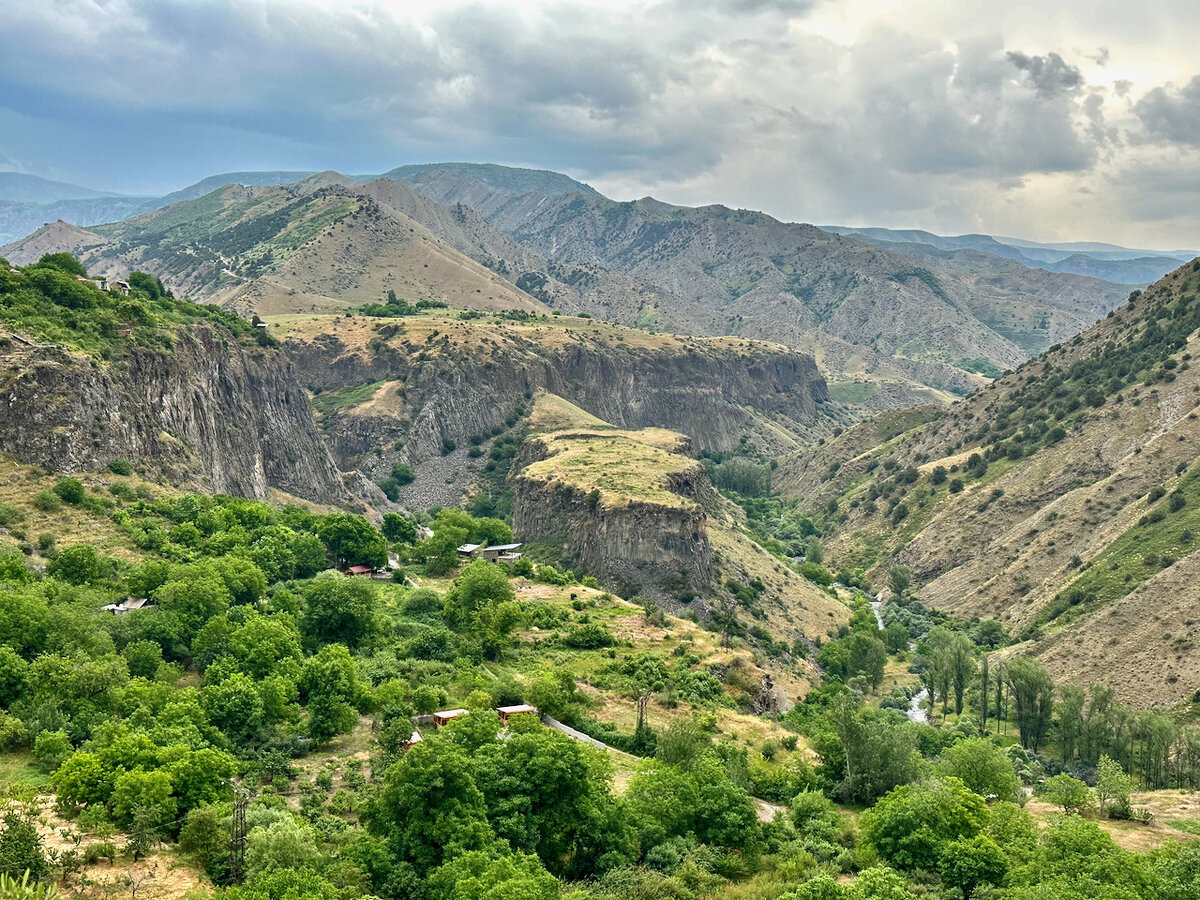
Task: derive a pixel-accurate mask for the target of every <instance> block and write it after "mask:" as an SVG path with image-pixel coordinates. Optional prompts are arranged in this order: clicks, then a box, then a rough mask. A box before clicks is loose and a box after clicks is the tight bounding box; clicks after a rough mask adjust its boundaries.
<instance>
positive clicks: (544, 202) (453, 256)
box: [0, 163, 1173, 409]
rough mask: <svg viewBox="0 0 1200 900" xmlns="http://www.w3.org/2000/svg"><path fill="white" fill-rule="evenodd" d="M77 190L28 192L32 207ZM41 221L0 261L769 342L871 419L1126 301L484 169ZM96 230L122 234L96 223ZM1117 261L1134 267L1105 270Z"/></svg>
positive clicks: (285, 308) (550, 177) (273, 177)
mask: <svg viewBox="0 0 1200 900" xmlns="http://www.w3.org/2000/svg"><path fill="white" fill-rule="evenodd" d="M0 184H2V183H0ZM231 184H232V185H237V186H235V187H228V186H227V185H231ZM69 189H70V186H62V185H56V184H53V183H49V182H47V183H44V184H42V183H38V182H36V181H35V182H29V181H25V182H23V183H22V184H21V185H20V190H21V192H22V193H21V194H20V195H21V196H23V197H26V198H29V197H35V198H36V197H41V198H50V197H61V194H62V192H63V191H64V190H69ZM39 191H40V193H39ZM13 193H14V194H16V193H17V186H16V185H15V184H14V188H13ZM31 209H33V210H36V211H37V214H36V216H35V219H36V220H37V222H38V224H39V225H40V224H42V223H44V222H46V221H48V220H51V216H53V218H54V219H61V220H63V221H61V222H57V223H54V224H51V225H49V226H47V227H45V228H40V229H38V230H37V231H36V232H35V233H34V234H31V235H29V236H28V237H26V238H22V239H20V240H18V241H16V242H13V243H11V244H9V245H8V246H6V247H3V248H0V255H4V256H7V257H8V258H9V259H10V260H12V261H13V262H27V261H29V260H30V259H36V258H37V256H38V255H40V254H41V253H44V252H48V251H50V250H55V249H71V250H73V251H75V252H79V253H81V254H82V256H83V258H84V259H85V262H87V264H88V265H89V266H90V267H92V268H94V269H96V270H98V271H108V272H109V273H110V274H117V273H121V272H127V271H129V270H130V269H132V268H144V269H147V270H149V271H152V272H154V273H155V274H157V275H159V276H160V277H162V278H163V279H164V281H165V282H166V283H167V284H168V285H170V286H172V287H173V288H175V289H176V290H179V291H183V292H186V293H188V294H189V295H191V296H195V297H199V298H205V297H206V298H208V299H209V300H211V301H213V302H219V303H223V304H226V305H229V306H232V307H234V308H237V309H239V310H240V311H242V312H250V311H255V312H259V313H261V314H268V313H284V312H293V311H295V312H299V311H304V312H310V311H319V310H329V309H344V308H346V306H348V305H355V304H359V303H363V302H365V301H369V300H378V299H380V298H381V297H382V296H383V295H384V294H385V293H386V292H387V291H388V290H395V291H396V292H397V293H398V294H399V295H400V296H401V297H404V298H407V299H410V300H418V299H442V300H445V301H446V302H450V303H451V304H452V305H457V306H466V307H471V308H480V309H495V308H524V309H535V308H545V307H552V308H555V309H558V310H561V311H563V312H580V313H587V314H589V315H591V316H593V317H596V318H602V319H606V320H609V321H613V322H617V323H620V324H626V325H633V326H637V327H641V328H644V329H649V330H659V331H676V332H682V333H689V334H697V335H726V334H732V335H740V336H743V337H748V338H760V339H767V340H773V341H777V342H779V343H784V344H787V345H789V346H791V347H794V348H797V349H801V350H804V351H807V352H809V353H811V354H812V355H813V356H814V357H815V358H816V359H817V361H818V363H819V364H820V365H821V367H822V369H823V371H824V372H825V373H826V374H827V375H828V376H829V378H830V381H831V387H830V390H831V393H832V395H833V396H834V397H835V399H839V400H841V401H843V402H847V403H850V404H852V405H857V406H859V407H862V408H865V409H879V408H887V407H891V406H896V405H906V404H912V403H916V402H929V401H944V400H946V399H949V398H950V397H951V396H956V395H962V394H964V393H967V392H968V391H970V390H972V389H973V388H975V387H977V386H979V385H980V384H982V383H983V382H984V376H988V377H994V376H996V375H999V374H1000V373H1001V372H1002V371H1004V370H1005V369H1009V368H1012V367H1014V366H1016V365H1017V364H1019V363H1020V362H1022V361H1023V360H1025V359H1028V358H1029V357H1030V356H1032V355H1034V354H1036V353H1039V352H1041V351H1043V350H1045V349H1046V348H1047V347H1048V346H1050V345H1051V344H1054V343H1060V342H1062V341H1065V340H1069V339H1070V338H1071V337H1073V336H1074V335H1076V334H1078V333H1079V332H1080V331H1082V330H1083V329H1085V328H1087V327H1088V326H1089V325H1090V324H1092V323H1093V322H1095V321H1096V320H1097V319H1098V318H1100V317H1101V316H1103V315H1104V314H1105V313H1107V312H1108V311H1109V310H1111V309H1112V308H1114V307H1115V306H1116V305H1118V304H1119V303H1120V302H1121V301H1122V300H1124V298H1125V297H1126V296H1127V294H1128V293H1129V288H1128V286H1123V285H1119V284H1114V283H1110V282H1108V281H1107V280H1100V279H1098V278H1094V277H1086V276H1081V275H1078V274H1074V273H1070V272H1054V271H1050V270H1048V269H1047V268H1045V267H1043V266H1042V264H1041V261H1032V260H1030V259H1029V257H1028V256H1027V254H1026V251H1028V252H1030V253H1043V252H1051V251H1054V252H1058V253H1059V254H1060V255H1062V254H1065V255H1064V256H1063V258H1062V259H1060V260H1057V261H1056V262H1055V263H1051V265H1054V264H1058V265H1061V264H1062V262H1063V260H1065V259H1073V258H1076V257H1078V256H1080V255H1081V254H1080V253H1079V252H1075V251H1076V250H1077V249H1078V248H1067V249H1058V250H1056V249H1055V248H1053V247H1048V246H1046V247H1043V246H1041V245H1031V246H1029V247H1027V248H1025V249H1024V250H1022V249H1019V248H1015V247H1013V246H1012V245H1009V244H1004V243H1002V242H1001V241H999V240H997V239H994V238H989V237H987V236H983V235H979V236H973V237H972V238H970V239H969V238H954V239H946V238H938V237H936V236H935V235H931V234H929V233H927V232H905V233H899V232H897V233H891V232H882V231H880V232H875V231H872V233H870V234H864V235H857V234H855V235H846V236H842V235H837V234H831V233H830V231H829V230H822V229H819V228H817V227H815V226H812V225H800V224H790V223H785V222H780V221H778V220H776V219H773V218H771V217H770V216H767V215H765V214H763V213H759V212H753V211H748V210H733V209H729V208H727V207H724V206H706V207H699V208H690V207H681V206H673V205H671V204H667V203H662V202H660V201H657V200H654V199H653V198H644V199H641V200H637V201H630V202H618V201H614V200H610V199H608V198H607V197H604V196H603V195H601V194H600V193H598V192H597V191H596V190H595V189H594V188H592V187H590V186H588V185H586V184H583V183H582V182H579V181H576V180H574V179H572V178H569V177H568V176H566V175H563V174H560V173H557V172H549V171H541V170H532V169H514V168H510V167H505V166H498V165H483V164H473V163H444V164H443V163H439V164H430V165H419V166H401V167H399V168H396V169H393V170H391V171H390V172H387V173H385V174H384V175H382V176H379V177H373V176H366V175H358V176H346V175H341V174H339V173H336V172H324V173H308V172H235V173H226V174H222V175H215V176H212V177H210V178H206V179H204V180H202V181H200V182H197V183H196V184H194V185H191V186H190V187H188V188H184V189H183V190H181V191H178V192H175V193H173V194H169V195H166V196H164V197H158V198H145V197H141V198H135V197H102V196H100V197H97V196H93V197H83V198H79V199H75V200H64V199H43V200H40V201H38V200H30V199H25V200H0V224H2V222H3V220H4V215H5V213H4V210H8V212H9V213H10V214H12V215H16V213H17V212H19V213H20V214H21V215H23V216H25V222H26V224H28V223H29V221H31V220H30V219H29V216H30V215H31V214H32V213H31V212H30V210H31ZM14 211H15V212H14ZM105 218H107V219H110V220H112V219H115V220H117V221H116V222H114V223H112V224H104V225H97V224H96V223H97V222H99V221H102V220H103V219H105ZM82 225H91V226H92V227H90V228H81V227H80V226H82ZM22 227H24V226H22ZM880 234H885V235H886V234H890V235H892V236H893V237H895V236H896V235H899V234H904V235H907V236H908V239H907V240H904V241H901V240H888V241H881V240H880ZM1026 243H1029V242H1026ZM984 247H986V248H989V249H987V250H983V249H980V248H984ZM994 251H998V252H994ZM1089 252H1092V253H1096V254H1108V255H1109V256H1105V257H1099V256H1098V257H1095V260H1096V261H1097V262H1098V263H1103V264H1105V265H1108V264H1113V265H1124V266H1133V265H1135V264H1140V263H1141V262H1142V258H1140V257H1139V256H1138V255H1137V254H1138V252H1139V251H1124V250H1123V249H1122V248H1111V247H1103V248H1100V249H1094V248H1093V249H1090V250H1089ZM1122 252H1126V253H1130V254H1133V256H1132V258H1131V259H1129V260H1116V259H1111V258H1109V257H1111V256H1112V255H1113V254H1120V253H1122ZM1018 256H1020V257H1022V259H1023V260H1024V261H1022V259H1018V258H1017V257H1018ZM1089 258H1091V257H1089ZM1156 259H1158V258H1156ZM1172 264H1173V263H1170V262H1164V263H1161V265H1164V266H1169V265H1172ZM1035 266H1036V267H1035Z"/></svg>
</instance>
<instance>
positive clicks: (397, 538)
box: [383, 512, 417, 544]
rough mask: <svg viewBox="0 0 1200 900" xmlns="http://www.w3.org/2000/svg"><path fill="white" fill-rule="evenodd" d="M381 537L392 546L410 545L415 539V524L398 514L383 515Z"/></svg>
mask: <svg viewBox="0 0 1200 900" xmlns="http://www.w3.org/2000/svg"><path fill="white" fill-rule="evenodd" d="M383 536H384V537H385V538H387V539H388V540H389V541H391V542H392V543H394V544H411V543H413V542H414V541H416V539H417V523H416V522H414V521H413V520H412V519H410V518H408V516H402V515H400V514H399V513H393V512H390V513H384V514H383Z"/></svg>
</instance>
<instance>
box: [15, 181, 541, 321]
mask: <svg viewBox="0 0 1200 900" xmlns="http://www.w3.org/2000/svg"><path fill="white" fill-rule="evenodd" d="M93 234H94V235H98V236H99V237H100V238H101V239H102V240H100V241H98V242H95V243H94V244H92V243H91V242H92V240H93V239H92V237H91V235H93ZM62 249H72V250H77V251H78V252H79V254H80V257H81V259H82V261H83V262H84V263H85V264H86V265H87V266H88V267H89V269H90V270H91V271H94V272H98V273H105V274H109V275H110V276H120V275H124V274H127V273H128V272H129V271H130V270H131V269H140V270H143V271H148V272H150V273H151V274H154V275H157V276H159V277H160V278H162V280H163V282H164V283H165V284H166V285H167V287H169V288H171V289H173V290H175V291H176V292H177V293H181V294H186V295H187V296H190V297H194V298H197V299H208V300H209V301H210V302H216V303H220V304H222V305H225V306H229V307H231V308H234V309H237V310H238V311H240V312H243V313H249V312H258V313H260V314H271V313H281V312H300V311H306V312H312V311H329V310H336V309H344V308H345V307H347V306H351V305H357V304H361V303H364V302H371V301H380V300H382V299H383V298H384V297H385V295H386V294H387V292H388V291H389V290H394V291H395V292H396V294H397V295H398V296H399V297H400V298H401V299H405V300H408V301H410V302H416V301H419V300H437V301H441V302H445V303H448V304H450V305H451V306H454V307H458V308H464V309H485V310H495V309H523V310H529V311H532V310H541V309H544V307H543V306H542V304H541V303H540V302H538V301H537V300H535V299H534V298H532V297H530V296H529V295H528V294H526V293H525V292H524V291H521V290H519V289H518V288H516V287H515V286H514V285H513V284H512V283H510V282H508V281H506V280H505V279H503V278H501V277H499V276H498V275H496V274H495V273H493V272H491V271H489V270H488V269H487V268H485V267H484V266H482V265H480V264H479V263H477V262H475V261H474V260H472V259H470V258H468V257H466V256H464V255H463V254H461V253H459V252H458V251H456V250H454V249H453V248H452V247H450V246H449V245H447V244H446V243H445V242H443V241H441V240H440V239H438V238H437V237H435V236H434V235H433V234H432V233H431V232H430V231H429V230H428V229H427V228H425V227H424V226H423V225H421V224H419V223H418V222H416V221H415V220H413V219H411V218H409V217H408V216H406V215H404V214H403V213H401V212H399V211H398V210H395V209H393V208H391V207H385V206H383V205H381V204H379V203H377V202H375V201H374V200H372V199H370V198H369V197H365V196H361V195H359V194H356V193H354V191H353V190H351V189H350V188H348V187H345V186H343V185H342V184H341V179H340V177H338V176H336V173H323V174H322V175H320V176H314V178H313V179H310V180H309V181H308V182H302V183H300V184H298V185H294V186H285V187H265V188H263V187H256V188H247V187H242V186H239V185H231V186H228V187H225V188H222V189H220V190H218V191H215V192H213V193H212V194H208V195H206V196H204V197H200V198H198V199H196V200H190V201H185V202H182V203H177V204H173V205H171V206H168V207H165V208H164V209H161V210H156V211H155V212H152V213H149V214H147V215H144V216H139V217H137V218H135V219H130V220H128V221H126V222H120V223H117V224H114V225H104V226H98V227H97V228H96V229H94V230H93V231H92V232H89V233H87V234H83V235H81V234H78V233H77V230H67V229H64V228H61V227H57V226H48V227H47V228H44V229H42V230H40V231H39V232H37V233H35V234H34V235H31V236H30V237H28V238H25V239H24V240H23V241H20V242H18V243H17V244H15V245H9V246H8V247H6V248H4V251H2V252H7V253H10V254H12V256H13V258H14V259H16V260H22V261H24V260H26V259H27V258H36V257H37V256H40V255H41V253H44V252H50V251H54V250H62Z"/></svg>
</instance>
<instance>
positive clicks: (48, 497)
mask: <svg viewBox="0 0 1200 900" xmlns="http://www.w3.org/2000/svg"><path fill="white" fill-rule="evenodd" d="M33 504H34V506H36V507H37V508H38V509H40V510H41V511H42V512H55V511H56V510H60V509H62V498H60V497H59V496H58V494H56V493H54V491H40V492H38V495H37V496H36V497H34V498H33Z"/></svg>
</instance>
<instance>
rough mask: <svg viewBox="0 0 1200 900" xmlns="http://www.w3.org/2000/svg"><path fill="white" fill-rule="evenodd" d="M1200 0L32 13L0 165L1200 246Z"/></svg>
mask: <svg viewBox="0 0 1200 900" xmlns="http://www.w3.org/2000/svg"><path fill="white" fill-rule="evenodd" d="M1197 26H1200V5H1198V4H1196V3H1195V0H1160V2H1157V3H1142V4H1136V5H1135V4H1132V3H1129V2H1117V3H1105V4H1097V3H1095V2H1093V0H1060V2H1058V3H1055V4H1034V3H1024V4H1018V3H1014V2H1011V0H991V2H982V0H961V2H955V3H949V2H946V0H892V2H881V0H658V2H655V0H643V2H636V3H635V2H614V0H522V2H516V0H509V2H486V3H485V2H462V0H444V2H438V3H420V4H417V3H404V2H345V0H257V2H254V3H246V2H243V0H109V2H89V3H82V2H76V0H15V2H10V3H5V4H4V5H3V7H2V8H0V170H12V171H16V172H21V173H28V174H33V175H38V176H42V177H45V178H49V179H53V180H57V181H64V182H71V183H75V184H81V185H86V186H88V187H90V188H94V189H97V190H103V191H113V192H119V193H124V194H140V195H157V194H163V193H166V192H168V191H171V190H175V189H177V188H180V187H182V186H184V185H186V184H189V183H191V182H194V181H196V180H198V179H200V178H203V177H205V176H207V175H211V174H212V173H214V172H221V171H237V170H249V169H260V170H261V169H269V170H284V169H287V170H306V171H318V170H324V169H331V168H332V169H337V170H339V171H342V172H348V173H371V172H384V171H387V170H390V169H392V168H393V167H395V166H397V165H401V164H406V163H420V162H428V161H435V160H448V159H458V160H466V161H479V162H496V163H505V164H514V165H523V166H533V167H539V168H547V169H553V170H556V171H561V172H565V173H567V174H569V175H571V176H572V177H575V178H577V179H579V180H581V181H584V182H587V183H588V184H591V185H593V186H595V187H596V188H597V189H598V190H600V191H602V192H603V193H605V194H606V195H608V196H611V197H615V198H617V199H631V198H635V197H640V196H644V195H652V196H654V197H657V198H659V199H661V200H664V201H668V202H672V203H681V204H688V205H699V204H705V203H724V204H727V205H730V206H734V207H746V208H752V209H762V210H765V211H766V212H768V213H770V214H772V215H774V216H776V217H778V218H781V219H784V220H789V221H805V222H838V223H841V224H843V225H848V226H865V225H872V226H884V227H891V228H921V229H926V230H929V231H932V232H936V233H939V234H964V233H968V234H969V233H976V232H982V233H990V234H1016V235H1020V236H1022V237H1025V238H1032V239H1035V240H1040V241H1109V242H1115V243H1119V244H1123V245H1127V246H1134V247H1150V248H1155V249H1162V250H1168V249H1171V248H1175V247H1195V246H1200V61H1198V59H1200V57H1197V56H1196V54H1195V52H1194V40H1195V34H1196V33H1197Z"/></svg>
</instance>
